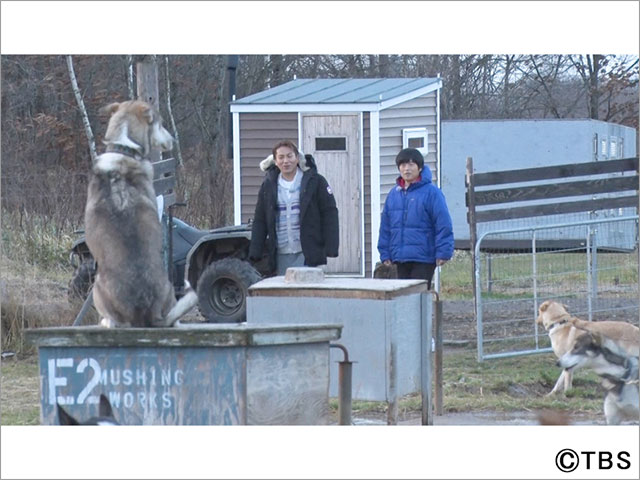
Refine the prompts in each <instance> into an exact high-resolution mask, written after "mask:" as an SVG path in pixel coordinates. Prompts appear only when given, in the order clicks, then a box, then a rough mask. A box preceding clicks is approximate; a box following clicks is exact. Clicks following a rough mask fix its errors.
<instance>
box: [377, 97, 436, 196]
mask: <svg viewBox="0 0 640 480" xmlns="http://www.w3.org/2000/svg"><path fill="white" fill-rule="evenodd" d="M436 119H437V116H436V92H433V93H430V94H428V95H425V96H423V97H419V98H415V99H413V100H410V101H408V102H404V103H401V104H399V105H396V106H395V107H392V108H389V109H387V110H382V111H381V112H380V202H381V205H382V204H384V201H385V199H386V198H387V193H388V192H389V190H391V188H392V187H393V185H395V180H396V178H397V176H398V169H397V167H396V164H395V157H396V155H397V154H398V152H399V151H400V150H401V149H402V129H403V128H412V127H426V128H427V131H428V132H429V150H428V154H427V157H426V158H425V164H427V165H429V167H430V168H431V173H432V174H433V178H434V180H435V178H436V171H435V169H436V158H437V156H436V148H437V145H438V142H437V138H436V135H437V127H436V121H437V120H436ZM381 208H382V207H381Z"/></svg>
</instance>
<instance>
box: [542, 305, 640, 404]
mask: <svg viewBox="0 0 640 480" xmlns="http://www.w3.org/2000/svg"><path fill="white" fill-rule="evenodd" d="M536 323H538V324H542V325H544V328H545V330H546V331H547V332H548V333H549V338H550V339H551V348H552V349H553V353H555V355H556V357H558V358H560V357H562V356H563V355H564V354H565V353H567V352H568V351H570V350H571V349H572V348H573V346H574V344H575V341H576V338H577V336H578V334H579V333H580V331H581V330H587V331H590V332H598V333H601V334H603V335H606V336H607V337H608V338H610V339H612V340H613V341H615V342H617V343H618V344H619V346H620V347H621V348H622V349H623V350H624V351H625V352H626V353H627V354H628V355H631V356H635V357H637V356H638V353H639V352H640V330H639V329H638V327H636V326H634V325H631V324H630V323H626V322H617V321H602V322H587V321H585V320H580V319H579V318H575V317H572V316H571V315H569V313H568V312H567V309H566V307H565V306H564V305H562V304H561V303H558V302H554V301H552V300H547V301H546V302H544V303H542V305H540V308H539V309H538V318H537V319H536ZM573 370H575V369H572V370H571V371H568V370H563V371H562V373H560V377H558V380H557V381H556V384H555V385H554V387H553V389H552V390H551V392H549V393H548V394H547V395H551V394H554V393H556V392H559V391H563V392H566V391H567V390H569V389H570V388H571V384H572V381H573Z"/></svg>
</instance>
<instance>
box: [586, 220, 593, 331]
mask: <svg viewBox="0 0 640 480" xmlns="http://www.w3.org/2000/svg"><path fill="white" fill-rule="evenodd" d="M592 280H593V279H592V278H591V227H589V228H588V229H587V309H588V310H589V321H592V320H593V312H592V308H591V288H592V287H591V283H592Z"/></svg>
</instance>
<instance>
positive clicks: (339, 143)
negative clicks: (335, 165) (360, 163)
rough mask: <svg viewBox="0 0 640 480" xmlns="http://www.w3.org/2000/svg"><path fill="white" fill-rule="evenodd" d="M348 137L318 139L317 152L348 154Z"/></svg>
mask: <svg viewBox="0 0 640 480" xmlns="http://www.w3.org/2000/svg"><path fill="white" fill-rule="evenodd" d="M346 151H347V137H316V152H346Z"/></svg>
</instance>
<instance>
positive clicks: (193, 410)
mask: <svg viewBox="0 0 640 480" xmlns="http://www.w3.org/2000/svg"><path fill="white" fill-rule="evenodd" d="M340 330H341V327H340V326H339V325H327V324H326V323H325V324H324V325H302V326H301V325H251V326H247V325H239V324H224V325H211V324H204V325H193V326H184V327H176V328H121V329H105V328H102V327H63V328H42V329H34V330H28V331H27V337H28V339H29V340H30V341H31V342H33V343H34V344H35V345H37V347H38V357H39V368H40V396H41V398H40V407H41V423H42V424H43V425H55V424H57V423H58V420H57V418H56V417H57V415H56V403H59V404H61V405H63V406H64V408H65V410H67V411H68V412H69V413H70V414H71V415H73V416H75V417H76V418H80V419H87V418H89V417H92V416H95V415H97V412H98V398H99V395H100V394H101V393H104V394H106V396H107V397H108V398H109V400H110V402H111V405H112V407H113V410H114V415H115V418H116V420H117V421H118V422H120V423H121V424H123V425H315V424H327V423H328V422H329V397H328V390H329V342H330V341H332V340H336V339H338V338H340Z"/></svg>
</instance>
